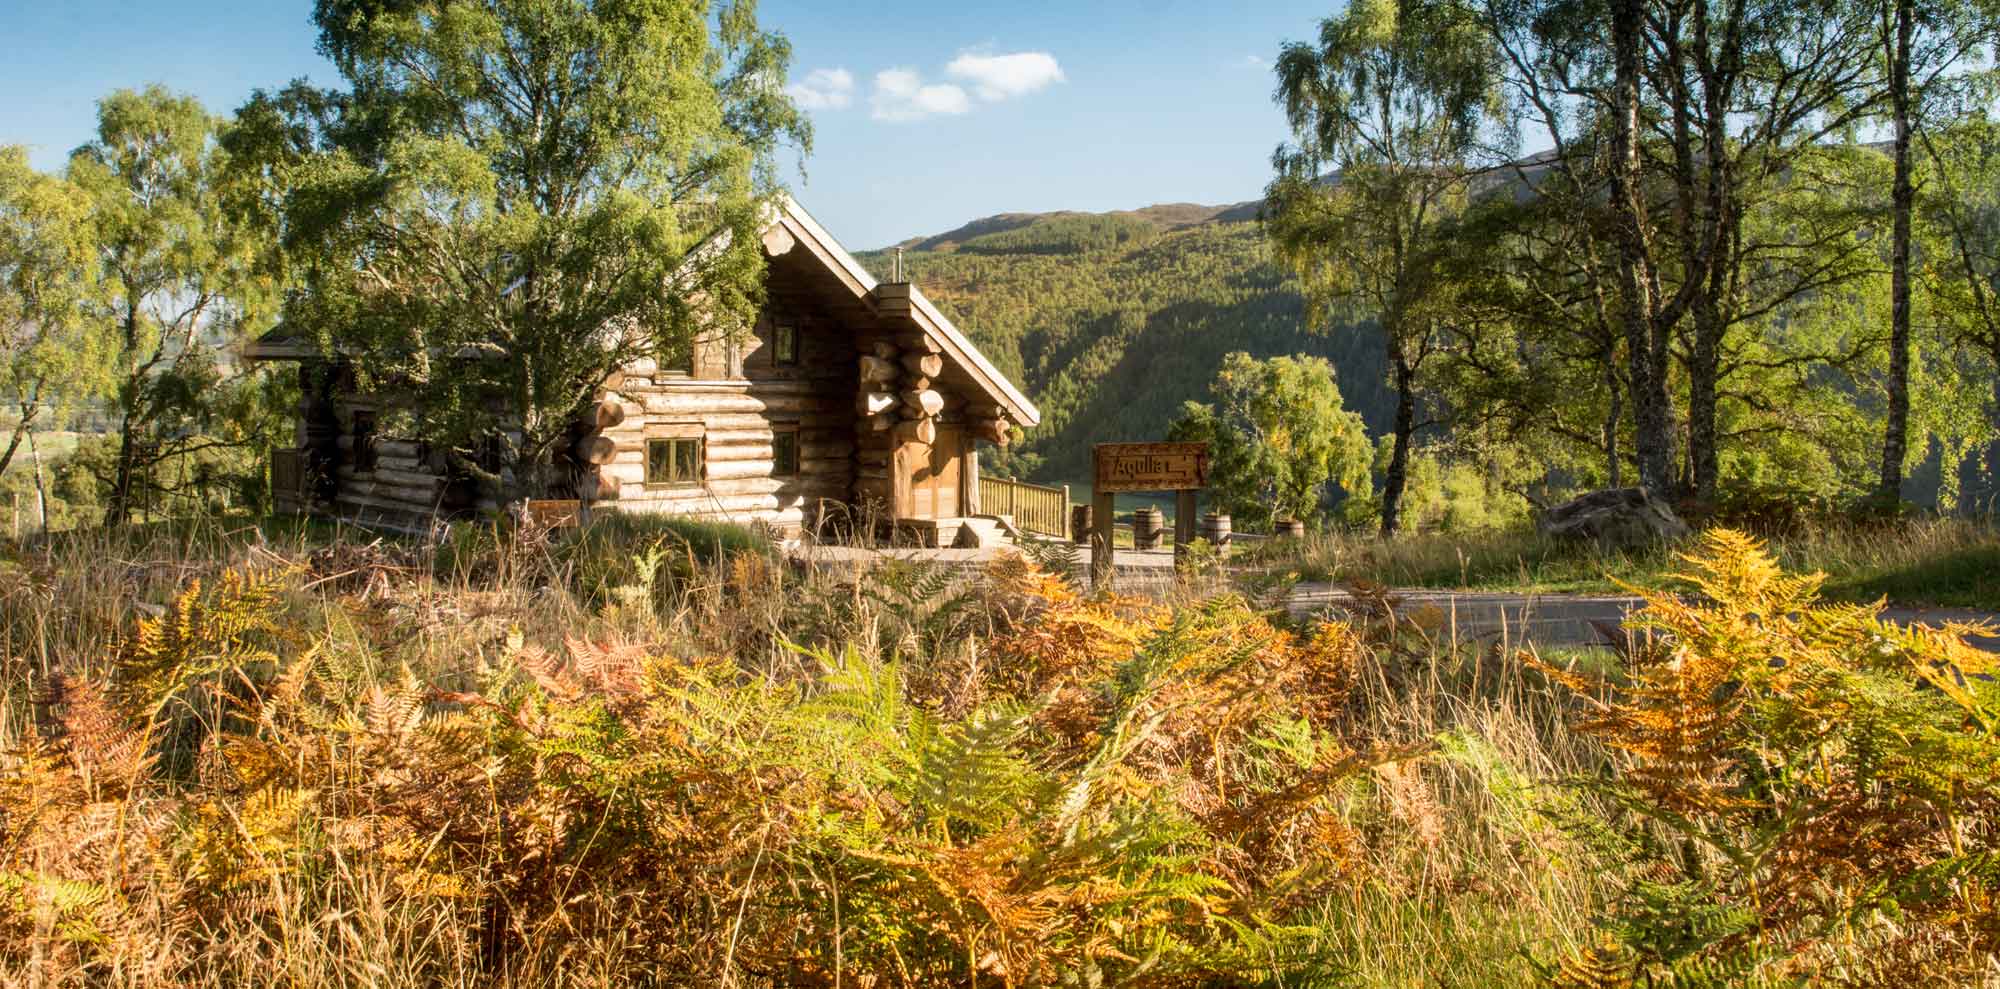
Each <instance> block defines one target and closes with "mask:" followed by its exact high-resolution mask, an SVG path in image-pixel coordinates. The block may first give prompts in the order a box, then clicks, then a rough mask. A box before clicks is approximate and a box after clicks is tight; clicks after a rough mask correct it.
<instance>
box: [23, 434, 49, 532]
mask: <svg viewBox="0 0 2000 989" xmlns="http://www.w3.org/2000/svg"><path fill="white" fill-rule="evenodd" d="M28 459H30V460H32V461H33V462H34V464H35V516H36V517H37V518H39V519H41V520H42V535H44V536H46V535H48V534H49V484H48V480H47V478H46V476H45V475H43V473H42V448H41V447H39V446H36V445H35V434H33V433H29V434H28Z"/></svg>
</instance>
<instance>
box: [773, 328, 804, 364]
mask: <svg viewBox="0 0 2000 989" xmlns="http://www.w3.org/2000/svg"><path fill="white" fill-rule="evenodd" d="M771 361H772V363H776V364H797V363H798V362H799V324H797V323H789V322H788V323H779V324H777V325H776V326H773V327H772V328H771Z"/></svg>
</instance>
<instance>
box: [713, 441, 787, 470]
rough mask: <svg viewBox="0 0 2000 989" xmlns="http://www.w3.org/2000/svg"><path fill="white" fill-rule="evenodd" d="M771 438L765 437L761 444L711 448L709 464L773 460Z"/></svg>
mask: <svg viewBox="0 0 2000 989" xmlns="http://www.w3.org/2000/svg"><path fill="white" fill-rule="evenodd" d="M771 456H772V454H771V438H770V437H769V436H766V437H764V440H763V442H761V443H743V444H738V445H735V446H711V447H709V448H708V462H709V463H711V464H726V463H735V462H737V461H740V460H763V461H767V462H768V461H769V460H770V459H771Z"/></svg>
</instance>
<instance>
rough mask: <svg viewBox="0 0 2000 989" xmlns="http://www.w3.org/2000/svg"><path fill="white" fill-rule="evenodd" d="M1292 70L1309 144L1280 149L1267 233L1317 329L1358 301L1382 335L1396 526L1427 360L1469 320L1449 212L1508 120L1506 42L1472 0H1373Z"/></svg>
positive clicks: (1302, 138) (1300, 55) (1288, 113)
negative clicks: (1459, 295)
mask: <svg viewBox="0 0 2000 989" xmlns="http://www.w3.org/2000/svg"><path fill="white" fill-rule="evenodd" d="M1276 72H1277V76H1278V87H1277V94H1276V95H1277V100H1278V103H1279V105H1280V106H1281V107H1282V108H1283V109H1284V111H1285V118H1286V122H1287V123H1288V124H1289V125H1290V127H1291V131H1292V134H1291V137H1292V141H1293V142H1294V143H1293V144H1291V145H1288V146H1286V147H1283V148H1281V149H1280V150H1279V152H1278V154H1277V156H1276V158H1275V164H1276V166H1277V169H1278V175H1277V177H1276V178H1275V179H1274V180H1273V181H1272V183H1271V185H1270V187H1269V188H1268V189H1267V190H1266V197H1267V200H1268V203H1269V207H1268V209H1267V211H1266V213H1265V229H1266V231H1267V233H1268V234H1269V236H1270V238H1271V242H1272V245H1273V248H1274V250H1275V251H1276V254H1277V257H1278V259H1279V261H1280V263H1282V264H1283V265H1284V266H1285V267H1286V268H1287V269H1288V270H1289V271H1291V272H1292V273H1293V274H1295V275H1296V276H1298V278H1299V281H1300V284H1301V286H1302V287H1303V290H1304V292H1305V296H1306V299H1307V314H1308V318H1309V321H1310V323H1311V324H1312V325H1314V326H1316V327H1320V328H1325V327H1327V326H1329V325H1333V324H1336V323H1338V322H1340V321H1341V317H1342V316H1343V315H1344V314H1345V310H1346V307H1348V306H1355V307H1358V308H1360V309H1361V310H1362V311H1363V312H1366V313H1367V314H1368V315H1369V316H1372V317H1373V323H1372V325H1371V329H1373V330H1374V331H1375V332H1376V333H1379V334H1380V336H1381V338H1382V345H1383V350H1384V352H1385V353H1386V354H1387V355H1388V363H1389V371H1390V375H1391V379H1392V381H1393V384H1394V387H1395V389H1396V394H1397V405H1396V414H1395V418H1394V420H1393V422H1392V424H1391V427H1390V429H1389V433H1390V435H1391V436H1392V437H1393V438H1394V453H1393V455H1392V456H1391V458H1390V461H1389V465H1388V469H1387V470H1386V471H1384V476H1383V485H1382V508H1381V519H1382V531H1383V532H1394V531H1396V530H1397V529H1398V528H1399V526H1400V525H1401V524H1402V517H1401V516H1402V511H1401V510H1402V498H1403V491H1404V487H1405V482H1406V473H1407V468H1408V458H1409V452H1410V447H1411V442H1412V437H1413V436H1414V434H1415V432H1416V429H1417V418H1416V416H1417V404H1418V400H1419V394H1418V393H1419V390H1420V389H1427V388H1428V382H1427V381H1426V380H1425V379H1424V378H1423V375H1424V372H1425V364H1426V363H1427V361H1428V358H1429V357H1430V356H1431V355H1432V354H1433V353H1434V352H1435V351H1437V350H1438V349H1440V348H1441V347H1442V346H1443V344H1444V342H1445V341H1446V339H1447V337H1446V334H1445V332H1444V330H1445V328H1446V326H1447V325H1449V324H1450V323H1451V322H1453V321H1454V320H1455V319H1456V318H1457V317H1458V316H1459V313H1458V312H1457V311H1456V308H1455V307H1454V305H1453V303H1454V300H1455V296H1456V290H1457V280H1458V278H1459V276H1460V272H1458V271H1456V270H1454V269H1453V266H1450V265H1446V264H1444V263H1442V262H1443V261H1444V259H1446V258H1448V257H1449V256H1450V254H1451V234H1452V229H1451V225H1450V223H1449V221H1450V220H1451V219H1452V218H1453V217H1454V216H1455V215H1456V214H1458V213H1460V212H1461V211H1463V210H1464V208H1465V205H1466V198H1467V194H1468V192H1469V183H1470V176H1471V174H1472V173H1473V172H1474V171H1475V170H1476V169H1478V168H1479V167H1481V166H1482V165H1483V164H1487V163H1491V162H1493V161H1496V160H1497V159H1498V154H1497V152H1498V150H1499V149H1498V148H1496V147H1493V146H1491V140H1490V139H1491V137H1492V136H1493V132H1495V131H1496V130H1500V131H1504V129H1505V126H1506V115H1505V109H1504V104H1505V100H1504V97H1503V95H1502V90H1501V80H1502V61H1501V56H1500V52H1499V50H1498V49H1497V47H1496V46H1495V45H1494V43H1493V40H1492V38H1491V37H1490V36H1489V34H1488V32H1487V31H1486V28H1485V26H1484V25H1483V24H1482V23H1481V20H1480V18H1479V17H1478V16H1477V14H1476V12H1475V11H1474V10H1473V9H1472V8H1470V7H1467V6H1465V5H1462V4H1460V3H1458V2H1457V0H1365V2H1356V3H1353V4H1350V5H1349V6H1348V7H1347V9H1346V10H1344V11H1343V12H1342V13H1341V14H1339V15H1338V16H1335V17H1329V18H1327V19H1325V20H1324V21H1321V22H1320V30H1319V38H1318V41H1317V44H1308V43H1302V42H1293V43H1289V44H1287V45H1285V46H1284V48H1283V49H1282V50H1281V51H1280V52H1279V55H1278V61H1277V67H1276ZM1328 172H1331V173H1332V174H1331V175H1328V174H1327V173H1328Z"/></svg>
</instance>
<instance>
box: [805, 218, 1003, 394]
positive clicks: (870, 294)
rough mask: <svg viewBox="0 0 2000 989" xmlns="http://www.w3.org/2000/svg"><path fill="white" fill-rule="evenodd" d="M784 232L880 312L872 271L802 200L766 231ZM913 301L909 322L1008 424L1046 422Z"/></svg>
mask: <svg viewBox="0 0 2000 989" xmlns="http://www.w3.org/2000/svg"><path fill="white" fill-rule="evenodd" d="M778 226H783V227H784V228H785V230H786V231H787V232H788V233H790V234H791V235H792V236H793V237H795V238H797V239H798V240H799V242H800V243H801V244H802V245H804V246H805V247H806V248H807V249H808V250H810V251H811V253H812V254H813V256H814V257H816V258H818V259H819V260H820V261H821V262H822V263H823V264H825V265H827V266H828V267H829V268H830V269H832V270H833V271H834V273H835V274H837V275H839V276H840V280H841V282H842V283H843V284H845V285H846V286H847V288H848V290H849V291H851V292H853V293H854V294H855V297H856V298H857V299H859V300H861V301H862V302H863V303H865V304H867V305H868V306H870V307H871V308H873V307H874V306H875V304H876V300H877V298H878V296H877V292H876V289H877V287H878V286H880V285H881V284H882V283H881V282H880V281H878V280H877V279H876V278H875V276H874V275H873V274H871V273H870V272H869V271H868V269H867V268H864V267H862V266H861V262H859V261H856V260H855V259H854V255H852V254H849V253H848V252H847V249H846V248H844V247H842V246H840V242H839V241H838V240H835V239H834V237H833V235H832V234H830V233H828V232H827V230H826V228H825V227H823V226H821V225H820V223H819V221H818V220H816V219H814V218H813V215H812V214H811V213H808V212H806V209H805V207H803V206H801V205H799V202H798V200H796V199H793V198H792V197H791V195H790V194H784V195H783V196H782V200H781V202H780V208H779V209H778V210H777V211H775V214H774V215H773V217H772V219H771V222H770V223H768V224H767V225H766V227H765V229H766V230H767V231H768V230H770V229H771V228H773V227H778ZM909 300H910V301H909V306H910V311H909V316H910V319H911V320H912V321H913V322H915V323H916V324H917V328H918V329H920V330H922V331H924V332H925V333H927V334H929V335H930V336H931V338H932V339H934V340H936V341H937V343H938V345H939V347H940V348H941V349H942V350H943V351H944V353H945V356H946V358H947V359H949V360H950V361H951V362H952V363H953V364H956V365H957V366H958V367H959V368H961V369H963V370H964V371H965V373H966V375H967V376H968V377H970V378H971V379H972V380H973V382H974V383H975V384H977V385H978V386H979V388H980V390H981V391H983V392H985V394H986V396H987V397H988V398H990V399H992V400H993V402H994V403H995V404H997V405H999V406H1000V407H1001V408H1002V409H1005V410H1006V412H1007V417H1008V418H1010V419H1012V420H1014V422H1015V423H1016V424H1018V425H1021V426H1034V425H1037V424H1039V423H1040V422H1041V421H1042V413H1041V410H1039V409H1037V408H1035V403H1033V402H1031V401H1029V400H1028V396H1026V395H1024V394H1022V393H1021V390H1020V388H1018V387H1016V386H1015V384H1014V383H1013V382H1012V381H1009V380H1007V376H1006V375H1004V374H1001V373H1000V370H999V369H998V368H996V367H994V366H993V362H992V361H989V360H987V359H986V355H985V354H982V353H980V352H979V348H978V347H976V346H974V345H973V343H972V340H971V339H970V338H968V337H967V336H966V335H965V333H964V331H962V330H960V329H959V328H958V327H957V326H955V325H953V324H952V321H951V320H950V319H948V318H946V317H945V314H944V313H942V312H939V311H938V308H937V306H936V304H934V303H932V302H931V300H930V299H928V298H925V297H924V293H923V291H922V290H921V289H918V288H917V287H916V286H915V285H911V286H910V292H909Z"/></svg>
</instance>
